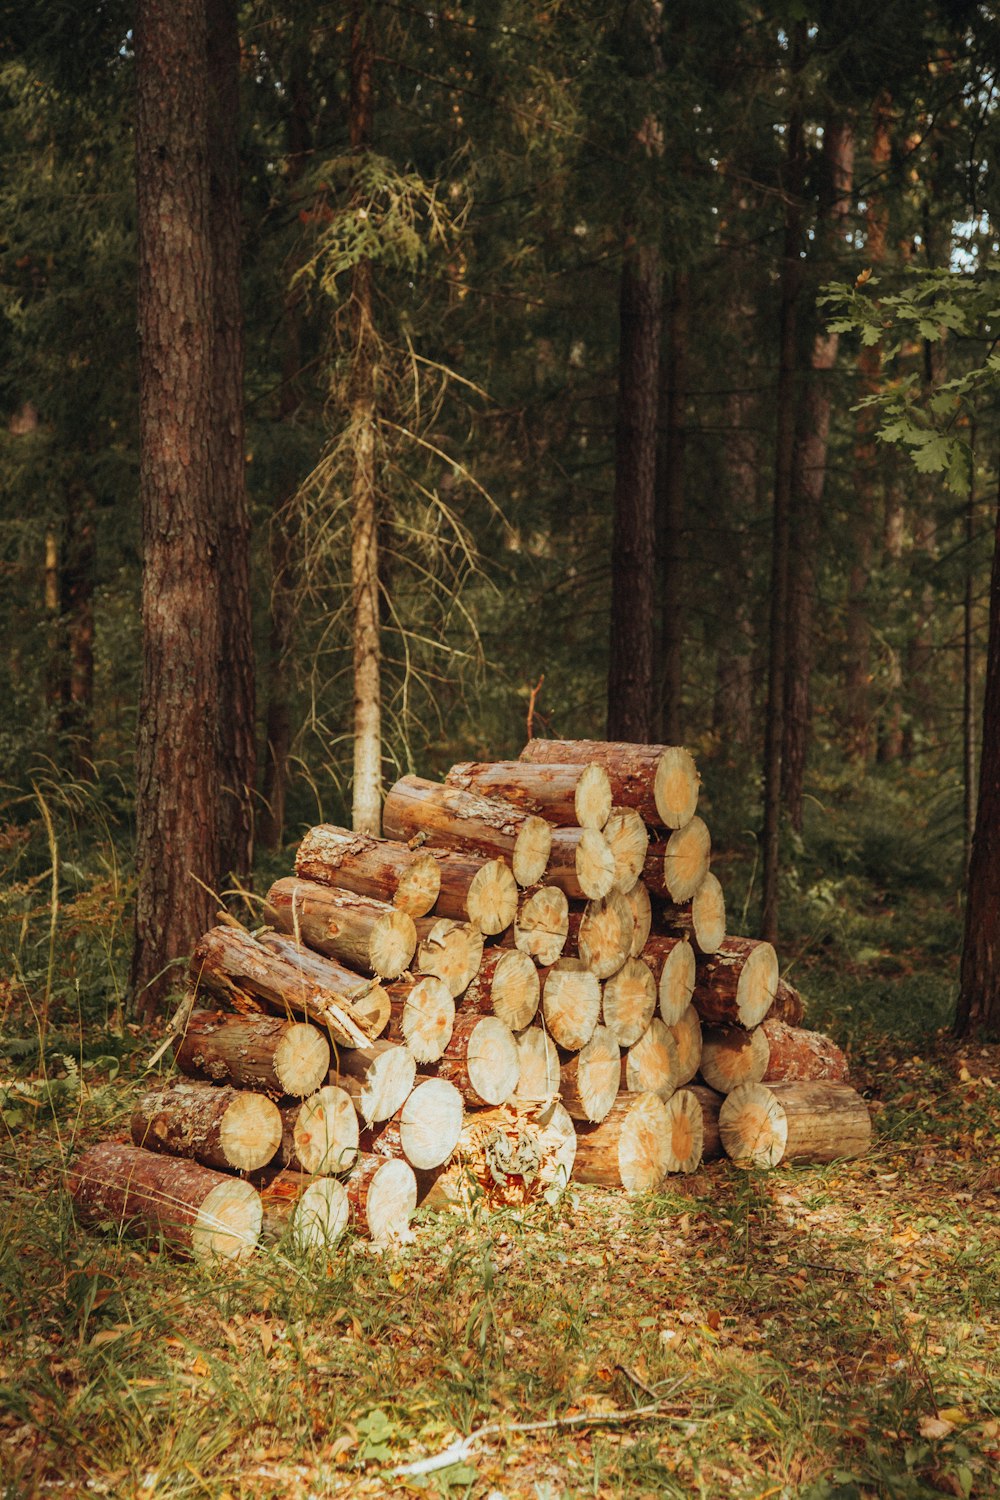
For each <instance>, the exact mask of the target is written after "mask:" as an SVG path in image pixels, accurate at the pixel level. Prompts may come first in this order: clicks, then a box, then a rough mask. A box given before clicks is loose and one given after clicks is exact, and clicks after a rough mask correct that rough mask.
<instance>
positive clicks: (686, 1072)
mask: <svg viewBox="0 0 1000 1500" xmlns="http://www.w3.org/2000/svg"><path fill="white" fill-rule="evenodd" d="M670 1034H671V1036H672V1037H673V1039H674V1041H675V1042H676V1044H677V1087H678V1088H681V1087H682V1086H683V1085H684V1084H685V1083H690V1082H691V1079H692V1078H693V1077H694V1075H695V1074H696V1073H697V1071H698V1069H699V1067H700V1066H701V1045H702V1042H701V1037H702V1032H701V1017H700V1016H699V1014H698V1012H697V1011H696V1010H695V1008H694V1006H693V1005H689V1006H688V1008H687V1010H686V1011H685V1012H684V1014H683V1015H682V1016H681V1017H680V1018H679V1020H676V1021H674V1022H673V1024H672V1025H671V1027H670Z"/></svg>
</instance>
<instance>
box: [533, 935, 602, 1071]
mask: <svg viewBox="0 0 1000 1500" xmlns="http://www.w3.org/2000/svg"><path fill="white" fill-rule="evenodd" d="M542 1017H543V1019H544V1022H545V1029H546V1031H547V1032H548V1033H549V1035H550V1036H551V1038H552V1040H553V1041H554V1042H555V1043H556V1045H557V1046H559V1047H563V1048H565V1049H566V1050H567V1051H570V1052H577V1051H579V1049H580V1048H581V1047H584V1046H586V1044H587V1042H589V1041H590V1038H591V1037H592V1036H593V1034H594V1027H595V1026H596V1025H597V1023H598V1021H599V1020H600V1018H601V982H600V980H599V979H598V978H597V975H596V974H594V973H592V972H591V970H590V969H588V968H587V967H586V966H585V965H584V963H583V962H582V961H581V960H580V959H578V958H560V959H558V960H557V961H556V963H554V964H553V965H552V967H551V968H550V969H549V970H548V972H547V973H546V974H545V975H544V977H543V979H542Z"/></svg>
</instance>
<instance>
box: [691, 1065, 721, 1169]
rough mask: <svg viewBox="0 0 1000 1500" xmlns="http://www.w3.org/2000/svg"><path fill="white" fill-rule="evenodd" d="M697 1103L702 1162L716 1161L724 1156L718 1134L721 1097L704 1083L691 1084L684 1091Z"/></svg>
mask: <svg viewBox="0 0 1000 1500" xmlns="http://www.w3.org/2000/svg"><path fill="white" fill-rule="evenodd" d="M684 1092H685V1093H687V1094H691V1095H692V1096H693V1097H694V1098H695V1099H697V1101H698V1105H699V1108H700V1109H701V1125H702V1147H701V1159H702V1161H717V1160H718V1158H719V1157H720V1156H725V1154H726V1153H725V1152H724V1151H723V1149H722V1137H721V1136H720V1134H719V1110H720V1109H721V1107H722V1102H723V1095H722V1094H717V1093H716V1092H715V1090H714V1089H710V1088H709V1087H708V1085H707V1084H704V1083H692V1084H689V1085H688V1087H687V1088H686V1089H685V1090H684Z"/></svg>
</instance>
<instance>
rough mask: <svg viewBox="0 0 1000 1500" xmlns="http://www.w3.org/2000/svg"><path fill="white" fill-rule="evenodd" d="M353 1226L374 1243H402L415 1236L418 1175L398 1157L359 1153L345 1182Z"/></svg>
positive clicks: (407, 1163) (408, 1164)
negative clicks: (414, 1214)
mask: <svg viewBox="0 0 1000 1500" xmlns="http://www.w3.org/2000/svg"><path fill="white" fill-rule="evenodd" d="M344 1187H345V1188H346V1190H347V1206H348V1211H349V1214H350V1222H351V1224H352V1226H353V1227H354V1228H355V1229H357V1230H358V1231H359V1232H360V1233H362V1234H366V1235H367V1236H368V1238H369V1239H370V1240H371V1241H372V1243H373V1244H375V1245H401V1244H405V1243H406V1242H407V1241H408V1240H411V1239H412V1238H413V1234H412V1231H411V1229H410V1220H411V1219H412V1218H413V1212H414V1209H415V1208H416V1206H417V1177H416V1173H415V1172H414V1170H413V1168H412V1166H411V1165H410V1163H409V1162H407V1161H401V1160H400V1159H399V1158H398V1157H390V1158H386V1157H384V1156H374V1155H364V1156H359V1157H358V1161H357V1165H356V1166H355V1167H354V1170H353V1171H352V1172H351V1175H350V1176H349V1177H348V1178H347V1181H346V1182H345V1183H344Z"/></svg>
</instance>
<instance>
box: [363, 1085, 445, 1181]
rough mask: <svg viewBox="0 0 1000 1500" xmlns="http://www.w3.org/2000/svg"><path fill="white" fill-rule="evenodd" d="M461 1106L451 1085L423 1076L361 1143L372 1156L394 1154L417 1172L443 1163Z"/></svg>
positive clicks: (367, 1132) (368, 1132)
mask: <svg viewBox="0 0 1000 1500" xmlns="http://www.w3.org/2000/svg"><path fill="white" fill-rule="evenodd" d="M464 1118H465V1108H464V1105H463V1102H462V1096H461V1094H460V1093H459V1091H458V1089H457V1088H456V1087H455V1085H454V1084H452V1083H449V1082H448V1081H447V1079H445V1078H423V1079H420V1080H419V1081H418V1083H417V1086H416V1088H414V1090H413V1092H412V1093H411V1094H409V1095H408V1096H407V1098H406V1099H405V1100H404V1102H403V1105H402V1107H401V1108H400V1109H398V1110H397V1111H396V1113H395V1114H394V1115H393V1117H392V1119H391V1120H387V1121H386V1122H385V1124H384V1125H382V1126H377V1127H373V1128H372V1129H371V1130H370V1131H366V1132H365V1135H364V1138H363V1140H362V1146H363V1147H364V1149H365V1150H366V1151H370V1152H373V1153H374V1154H375V1155H376V1156H380V1157H389V1156H398V1157H402V1158H403V1159H404V1160H406V1161H407V1162H409V1164H410V1166H411V1167H413V1168H415V1169H416V1170H417V1171H421V1172H424V1171H429V1170H432V1169H433V1168H434V1167H440V1166H441V1165H442V1164H443V1163H444V1162H446V1161H447V1160H448V1158H449V1156H451V1153H452V1152H453V1151H454V1149H455V1147H456V1146H457V1145H458V1138H459V1136H460V1135H461V1133H462V1122H463V1120H464Z"/></svg>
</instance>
